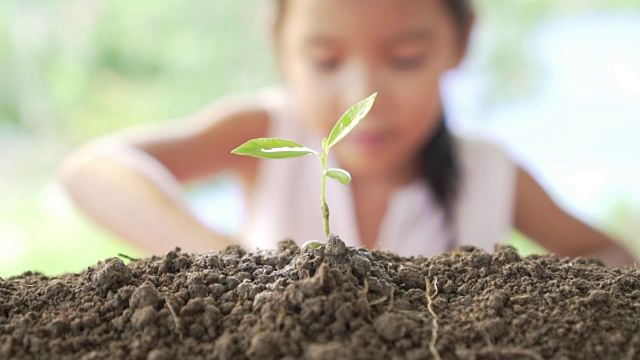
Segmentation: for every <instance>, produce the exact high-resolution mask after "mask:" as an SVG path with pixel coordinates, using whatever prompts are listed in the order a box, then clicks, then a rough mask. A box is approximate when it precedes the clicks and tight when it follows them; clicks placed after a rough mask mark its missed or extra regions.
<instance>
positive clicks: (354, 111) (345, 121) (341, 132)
mask: <svg viewBox="0 0 640 360" xmlns="http://www.w3.org/2000/svg"><path fill="white" fill-rule="evenodd" d="M376 96H378V93H377V92H376V93H373V94H372V95H371V96H369V97H368V98H366V99H364V100H362V101H360V102H359V103H357V104H355V105H353V106H352V107H351V108H350V109H349V110H347V112H345V113H344V115H342V117H341V118H340V120H338V122H337V123H336V125H335V126H334V127H333V129H332V130H331V133H330V134H329V148H331V147H332V146H333V145H335V144H337V143H338V142H339V141H340V140H342V139H344V137H345V136H347V134H349V133H350V132H351V130H353V128H354V127H356V125H358V123H360V121H361V120H362V119H363V118H364V117H365V116H367V114H368V113H369V110H371V107H372V106H373V102H374V101H375V99H376Z"/></svg>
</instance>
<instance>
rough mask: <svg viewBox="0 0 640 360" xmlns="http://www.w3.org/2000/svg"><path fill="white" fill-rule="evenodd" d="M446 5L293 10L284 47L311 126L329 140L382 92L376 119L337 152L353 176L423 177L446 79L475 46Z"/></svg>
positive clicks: (292, 6) (301, 5)
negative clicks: (420, 164)
mask: <svg viewBox="0 0 640 360" xmlns="http://www.w3.org/2000/svg"><path fill="white" fill-rule="evenodd" d="M444 1H447V0H304V1H288V2H287V12H286V15H285V16H284V19H283V23H282V24H280V28H279V32H278V35H277V36H278V38H277V44H278V50H279V59H280V65H281V69H282V72H283V75H284V77H285V80H286V81H287V82H288V84H289V85H290V86H291V87H292V89H293V91H294V93H295V94H296V101H297V102H298V105H299V108H300V109H301V114H300V115H301V116H302V121H304V122H305V123H306V124H307V125H308V126H309V127H311V128H312V129H313V130H314V131H316V132H318V133H319V134H321V135H323V136H327V135H328V134H329V132H330V130H331V128H332V127H333V125H334V124H335V122H336V121H337V120H338V118H339V117H340V116H341V115H342V114H343V113H344V112H345V111H346V110H347V109H348V108H349V107H350V106H352V105H354V104H355V103H356V102H358V101H359V100H362V99H364V98H365V97H367V96H369V95H371V94H372V93H373V92H378V97H377V99H376V102H375V104H374V106H373V108H372V110H371V112H370V113H369V115H368V116H367V118H365V119H364V120H363V121H362V123H361V124H360V125H358V127H356V128H355V130H354V131H353V132H352V133H351V134H350V135H349V136H347V137H346V138H345V139H344V140H343V141H342V142H341V143H339V144H338V145H336V147H335V148H333V149H332V151H334V153H335V154H336V156H337V157H338V160H339V161H340V163H341V166H343V167H344V168H345V169H347V170H349V171H350V172H351V173H352V174H354V175H356V176H358V177H361V178H364V177H367V176H394V175H395V176H405V177H406V176H410V177H412V176H414V175H415V174H416V170H417V169H416V161H417V156H418V152H419V150H420V149H421V148H422V147H423V146H424V144H425V143H426V142H427V141H429V139H430V138H431V136H432V134H433V133H434V131H435V129H436V127H437V125H438V123H439V121H440V118H441V112H442V109H441V102H440V93H439V80H440V77H441V76H442V74H443V73H444V72H446V71H447V70H449V69H450V68H452V67H454V66H456V65H457V64H458V63H459V61H460V60H461V58H462V56H463V54H464V50H465V46H466V44H464V41H462V40H461V39H462V38H464V36H461V35H462V34H461V33H460V31H461V30H460V29H459V27H458V25H457V24H456V22H455V20H454V17H453V14H451V13H450V11H449V9H448V8H447V7H446V5H445V3H444Z"/></svg>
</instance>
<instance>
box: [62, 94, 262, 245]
mask: <svg viewBox="0 0 640 360" xmlns="http://www.w3.org/2000/svg"><path fill="white" fill-rule="evenodd" d="M266 123H267V118H266V113H265V112H264V111H263V110H262V109H261V108H260V107H258V106H253V105H251V103H250V102H247V101H233V102H227V103H224V104H219V105H215V106H213V107H210V108H208V109H206V110H204V111H203V112H201V113H199V114H197V115H196V116H194V117H193V118H192V119H190V120H186V121H182V122H180V123H175V124H170V125H160V126H154V127H152V128H148V129H145V131H135V132H134V133H128V134H120V135H115V136H109V137H107V138H104V139H99V140H97V141H94V142H92V143H90V144H89V145H86V146H84V147H82V148H80V149H79V150H77V151H75V152H74V153H72V154H71V155H70V156H69V157H68V158H67V159H66V160H65V161H64V163H63V164H62V166H61V168H60V181H61V182H62V184H63V185H64V186H65V187H66V188H67V190H68V192H69V194H70V195H71V197H72V199H73V200H74V201H75V203H76V204H77V206H78V207H79V208H80V209H81V210H83V211H84V212H85V213H86V214H87V215H88V216H89V217H91V218H92V219H93V220H95V221H96V222H98V223H100V224H101V225H103V226H105V227H106V228H107V229H108V230H110V231H112V232H114V233H115V234H117V235H119V236H120V237H122V238H124V239H125V240H128V241H130V242H131V243H133V244H134V245H135V246H137V247H139V248H141V249H142V250H144V251H146V252H147V253H151V254H158V253H163V252H166V251H169V250H171V249H173V248H174V247H175V246H180V247H181V248H182V249H184V250H185V251H188V252H202V251H213V250H220V249H223V248H224V247H226V246H227V245H230V244H234V243H235V242H236V241H235V239H231V238H228V237H225V236H223V235H221V234H218V233H215V232H213V231H212V230H210V229H209V228H207V227H206V226H205V225H203V224H202V223H201V222H200V221H198V220H197V219H196V217H195V216H194V215H193V213H192V212H191V211H190V209H189V208H188V205H187V203H186V201H185V199H184V196H183V193H182V188H181V184H180V183H181V182H186V181H189V180H194V179H197V178H201V177H203V176H208V175H212V174H215V173H219V172H222V171H233V172H236V173H237V174H239V175H240V177H241V178H242V179H243V180H246V181H245V184H248V185H249V186H250V183H251V180H252V176H253V172H254V169H255V167H256V164H257V163H256V161H255V159H252V158H249V157H240V156H235V157H234V156H233V155H232V154H230V151H231V150H232V149H234V148H235V147H237V145H238V144H242V143H243V142H244V141H247V140H249V139H252V138H255V137H261V136H264V134H265V131H266Z"/></svg>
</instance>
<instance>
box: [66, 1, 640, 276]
mask: <svg viewBox="0 0 640 360" xmlns="http://www.w3.org/2000/svg"><path fill="white" fill-rule="evenodd" d="M274 6H275V7H276V17H275V21H274V27H273V36H274V39H275V48H276V54H277V59H278V63H279V67H280V71H281V74H282V77H283V80H284V83H285V84H286V85H285V86H283V87H281V88H276V89H271V90H268V91H265V92H262V93H259V94H256V95H253V96H249V97H245V98H233V99H227V100H224V101H221V102H218V103H215V104H213V105H212V106H211V107H209V108H207V109H205V110H203V111H202V112H200V113H198V114H196V115H194V116H193V118H192V119H190V120H188V121H186V122H182V123H176V124H172V125H169V126H166V125H161V126H157V127H156V128H152V129H146V130H145V131H144V132H138V133H135V134H128V135H114V136H110V137H107V138H104V139H99V140H97V141H94V142H93V143H91V144H89V145H87V146H85V147H84V148H82V149H80V150H78V151H77V152H75V153H74V154H72V155H71V156H70V157H69V159H68V160H67V161H65V163H64V164H63V167H62V169H61V179H62V182H63V183H64V185H65V186H66V187H67V188H68V190H69V192H70V194H71V196H72V197H73V198H74V199H75V201H76V202H77V204H78V205H79V206H80V207H81V208H82V209H83V210H84V211H85V212H86V213H88V214H89V215H90V216H91V217H92V218H94V219H95V220H97V221H98V222H100V223H102V224H103V225H104V226H106V227H107V228H109V229H110V230H112V231H113V232H115V233H116V234H118V235H120V236H121V237H123V238H125V239H127V240H129V241H131V242H133V243H134V244H136V245H137V246H139V247H140V248H142V249H144V250H146V251H147V252H150V253H162V252H165V251H167V250H169V249H171V248H173V247H174V246H176V245H178V246H180V247H182V248H183V249H185V250H186V251H190V252H200V251H211V250H219V249H222V248H224V247H225V246H227V245H230V244H241V245H243V246H244V247H245V248H247V249H248V250H255V248H274V247H275V246H276V243H277V242H278V241H279V240H281V239H283V238H285V237H292V238H293V239H294V240H295V241H297V242H299V243H302V242H304V241H307V240H311V239H322V238H323V237H324V232H323V228H322V221H321V213H320V206H319V193H318V190H319V187H320V186H319V181H320V179H319V177H320V176H319V172H320V169H319V164H317V161H315V160H314V159H310V158H300V159H288V160H259V159H256V158H251V157H242V156H236V155H232V154H231V153H230V151H231V150H232V149H234V148H236V147H237V146H239V145H240V144H242V143H244V142H246V141H248V140H250V139H253V138H258V137H281V138H287V139H291V140H295V141H298V142H301V143H303V144H305V145H308V146H312V147H313V146H314V145H315V146H319V145H320V142H321V138H322V137H323V136H327V135H328V133H329V131H330V130H331V128H332V126H333V125H334V123H335V122H336V121H337V119H338V118H339V117H340V116H341V115H342V113H343V112H344V111H345V110H346V109H347V108H349V107H350V106H351V105H353V104H355V103H356V102H358V101H359V100H362V99H364V98H365V97H367V96H369V95H370V94H372V93H373V92H378V97H377V100H376V103H375V104H374V106H373V109H372V110H371V112H370V113H369V115H368V116H367V118H365V120H363V122H362V123H361V124H360V125H359V126H358V127H357V128H356V129H355V130H354V131H353V132H352V133H351V134H350V135H349V136H348V137H347V138H346V139H344V140H343V141H342V142H341V143H339V144H338V145H337V146H335V147H334V148H333V150H332V151H333V155H334V157H333V158H332V159H330V162H331V163H333V165H334V166H339V167H341V168H343V169H345V170H347V171H349V172H350V173H351V175H352V177H353V181H352V183H351V184H350V185H349V186H348V187H343V186H342V185H341V184H339V183H337V182H333V181H332V182H330V183H329V184H328V189H327V196H328V200H327V201H328V203H329V206H330V210H331V218H330V220H331V226H332V232H334V233H336V234H338V235H339V236H340V237H341V238H342V239H343V240H344V241H345V242H346V243H347V244H348V245H353V246H366V247H367V248H369V249H375V248H380V249H383V250H388V251H393V252H396V253H399V254H401V255H424V256H431V255H433V254H436V253H439V252H442V251H447V250H451V249H452V248H453V247H455V246H457V245H462V244H467V245H474V246H477V247H481V248H484V249H486V250H488V251H492V250H493V245H494V244H495V243H501V242H504V241H505V240H506V238H507V235H508V234H509V232H510V231H511V229H512V227H515V228H517V229H518V230H520V231H521V232H523V233H524V234H526V235H527V236H529V237H531V238H532V239H534V240H536V241H538V242H539V243H540V244H541V245H542V246H544V247H545V248H547V249H548V250H550V251H552V252H555V253H558V254H559V255H562V256H579V255H598V256H601V257H603V258H604V260H605V261H607V262H608V263H611V264H619V263H630V262H631V261H632V260H631V258H630V257H629V256H628V255H627V253H626V252H625V251H624V250H623V249H622V248H621V247H620V246H618V245H616V244H615V243H614V242H613V241H612V240H611V239H609V238H608V237H607V236H605V235H603V234H602V233H601V232H598V231H596V230H595V229H593V228H591V227H589V226H587V225H586V224H584V223H582V222H580V221H579V220H577V219H575V218H574V217H572V216H570V215H568V214H567V213H565V212H564V211H562V210H561V209H560V208H558V207H557V206H556V205H555V204H554V203H553V201H552V200H551V199H550V198H549V196H548V195H547V194H546V193H545V192H544V191H543V189H542V188H541V187H540V186H539V185H538V183H537V182H536V181H535V180H534V179H533V178H532V177H531V176H530V175H529V174H528V173H527V172H526V171H525V170H523V169H522V168H521V167H519V166H518V165H517V164H515V163H514V162H513V161H512V160H511V159H510V158H509V157H508V156H507V155H506V153H505V152H504V151H503V150H502V149H501V148H499V147H498V146H495V145H493V144H491V143H489V142H486V141H481V140H478V139H471V138H467V137H462V136H457V135H455V134H451V133H450V132H449V130H448V129H447V126H446V122H445V115H444V114H443V109H442V104H441V99H440V93H439V81H440V78H441V76H442V75H443V74H444V73H445V72H447V71H448V70H450V69H452V68H453V67H455V66H457V65H458V64H459V63H460V62H461V61H462V59H463V58H464V55H465V52H466V49H467V42H468V39H469V34H470V31H471V27H472V22H473V14H472V11H471V9H470V4H469V1H465V0H393V1H388V0H305V1H287V0H279V1H277V2H276V3H275V5H274ZM338 164H339V165H338ZM222 172H233V173H235V174H236V175H237V176H238V178H239V179H241V181H242V184H243V188H244V190H245V194H246V197H247V198H248V199H249V203H248V208H249V209H251V211H250V213H249V216H248V220H247V224H246V226H245V230H246V231H245V232H244V236H243V237H242V238H241V239H232V238H229V237H227V236H223V235H221V234H218V233H215V232H213V231H212V230H211V229H209V228H208V227H206V226H205V225H203V224H202V223H200V222H199V221H198V220H196V218H195V217H194V215H193V214H192V212H191V211H190V209H189V208H188V206H187V205H186V202H185V201H184V199H183V197H182V195H181V191H180V183H181V182H188V181H192V180H196V179H200V178H203V177H206V176H211V175H214V174H219V173H222Z"/></svg>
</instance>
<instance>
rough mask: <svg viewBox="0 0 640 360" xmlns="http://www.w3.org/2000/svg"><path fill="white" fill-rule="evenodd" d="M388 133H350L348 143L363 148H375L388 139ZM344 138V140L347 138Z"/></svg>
mask: <svg viewBox="0 0 640 360" xmlns="http://www.w3.org/2000/svg"><path fill="white" fill-rule="evenodd" d="M389 138H390V137H389V135H388V134H386V133H382V132H360V133H353V134H350V135H349V137H348V138H347V139H348V141H349V142H350V143H352V144H353V145H355V146H356V147H358V148H361V149H363V150H377V149H380V148H381V147H383V146H384V145H385V144H386V143H387V142H388V141H389ZM347 139H345V140H347Z"/></svg>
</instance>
